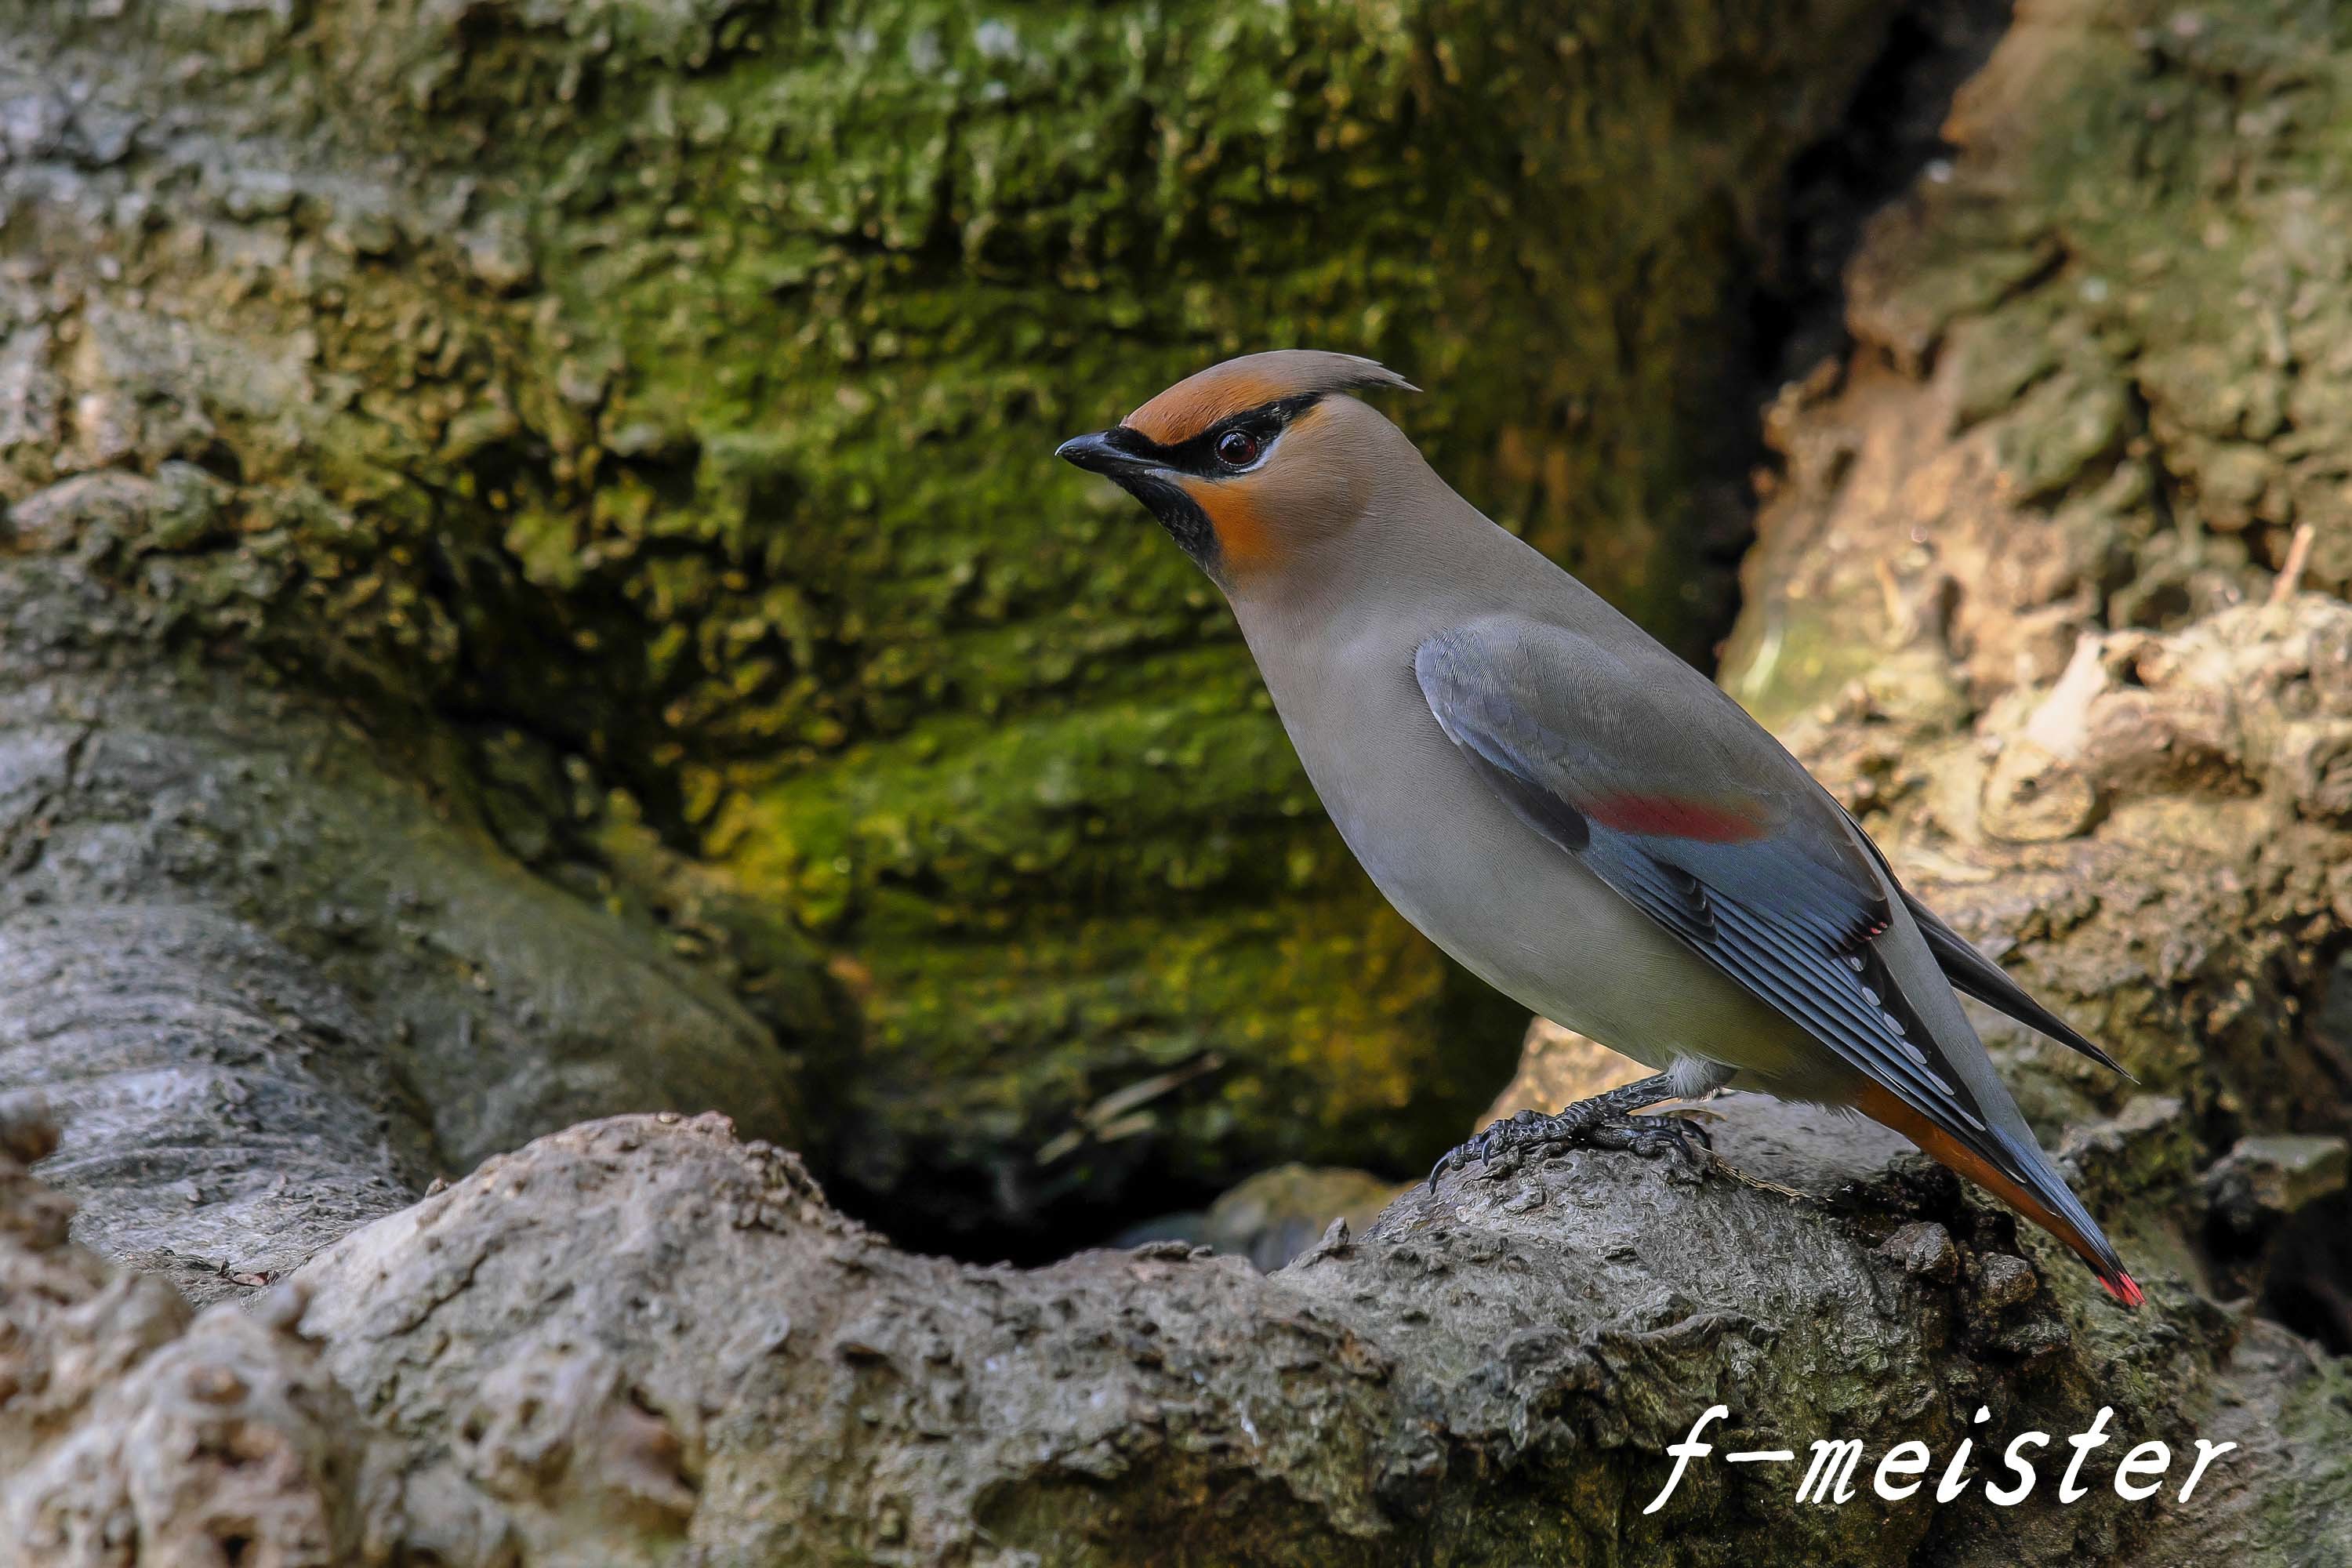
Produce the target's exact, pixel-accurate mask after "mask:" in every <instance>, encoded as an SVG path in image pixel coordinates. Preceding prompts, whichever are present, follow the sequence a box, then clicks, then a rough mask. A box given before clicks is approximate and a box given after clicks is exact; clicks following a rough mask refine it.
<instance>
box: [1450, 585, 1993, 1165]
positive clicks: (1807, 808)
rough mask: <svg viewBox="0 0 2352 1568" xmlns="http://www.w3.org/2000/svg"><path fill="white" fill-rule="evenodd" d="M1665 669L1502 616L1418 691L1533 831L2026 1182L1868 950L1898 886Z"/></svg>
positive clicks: (1674, 667)
mask: <svg viewBox="0 0 2352 1568" xmlns="http://www.w3.org/2000/svg"><path fill="white" fill-rule="evenodd" d="M1671 657H1672V656H1670V655H1666V654H1664V652H1663V650H1659V651H1658V653H1657V654H1656V655H1655V657H1654V658H1653V657H1650V656H1649V655H1648V652H1647V650H1643V652H1642V653H1639V654H1636V655H1634V656H1633V657H1632V658H1627V657H1621V656H1620V655H1619V654H1617V653H1615V652H1612V650H1611V649H1609V648H1607V647H1602V646H1601V644H1600V643H1598V642H1596V641H1594V640H1593V639H1591V638H1590V637H1582V636H1580V635H1578V634H1576V633H1574V632H1570V631H1566V630H1563V629H1561V628H1559V627H1558V626H1549V625H1547V624H1544V623H1541V622H1536V621H1530V620H1528V619H1525V618H1523V617H1520V616H1490V617H1486V618H1483V619H1480V620H1477V621H1473V622H1471V623H1469V624H1468V625H1466V626H1457V627H1454V628H1453V629H1452V630H1449V631H1444V632H1441V633H1439V634H1437V635H1436V636H1434V637H1431V638H1429V639H1428V640H1427V641H1425V642H1423V644H1422V645H1421V647H1419V648H1418V649H1417V650H1416V651H1415V654H1414V657H1413V674H1414V676H1415V677H1416V679H1419V681H1420V683H1421V689H1422V692H1423V696H1425V697H1426V698H1427V700H1428V702H1429V707H1430V711H1431V712H1432V713H1433V714H1434V715H1435V716H1436V718H1437V721H1438V723H1439V724H1440V725H1441V726H1442V727H1443V728H1444V731H1445V733H1446V735H1447V736H1448V737H1449V738H1451V739H1452V740H1453V742H1454V744H1455V745H1457V746H1459V747H1460V748H1461V749H1462V750H1463V752H1465V753H1466V754H1467V755H1468V756H1469V757H1470V758H1471V759H1472V760H1473V761H1474V762H1475V763H1476V765H1477V767H1478V769H1479V771H1480V773H1483V774H1484V775H1485V777H1486V781H1487V782H1488V784H1491V785H1492V786H1493V787H1494V789H1495V790H1496V793H1497V794H1499V795H1501V796H1502V797H1503V799H1504V800H1505V801H1506V802H1507V803H1508V805H1510V807H1511V809H1512V810H1513V811H1514V812H1515V813H1516V814H1517V816H1519V818H1520V819H1521V820H1522V821H1523V822H1525V823H1526V824H1527V825H1528V826H1530V827H1531V828H1533V829H1534V830H1535V831H1536V832H1538V833H1539V834H1541V835H1542V836H1543V837H1546V838H1548V839H1549V840H1550V841H1551V842H1552V843H1553V844H1554V845H1556V846H1558V847H1559V848H1560V849H1562V850H1564V851H1566V852H1567V853H1569V854H1571V855H1574V856H1575V857H1577V858H1578V859H1580V860H1581V861H1582V862H1583V863H1584V864H1585V866H1587V867H1588V868H1591V871H1592V872H1593V873H1594V874H1595V875H1596V876H1598V877H1599V878H1600V879H1601V881H1602V882H1604V883H1606V884H1607V885H1608V886H1609V887H1610V888H1612V889H1614V890H1615V891H1616V892H1617V893H1618V894H1619V895H1620V896H1621V897H1622V898H1624V899H1626V900H1629V901H1630V902H1632V903H1633V904H1634V905H1635V906H1637V907H1638V908H1640V909H1641V910H1643V913H1645V914H1647V915H1648V916H1649V917H1650V918H1651V919H1653V920H1654V921H1657V922H1658V924H1660V925H1661V926H1663V927H1664V928H1665V929H1666V930H1667V931H1669V932H1671V933H1673V935H1674V936H1675V937H1676V938H1677V939H1679V940H1680V941H1681V942H1682V943H1683V944H1684V945H1685V947H1687V948H1689V949H1690V951H1691V952H1694V953H1696V954H1697V955H1698V956H1699V957H1700V958H1703V959H1705V960H1706V962H1707V963H1710V964H1713V965H1714V966H1715V967H1716V968H1717V969H1718V970H1720V971H1722V972H1723V973H1725V974H1727V975H1728V976H1729V977H1730V978H1731V979H1733V980H1734V981H1736V982H1738V984H1740V985H1742V986H1744V987H1745V988H1746V989H1747V990H1748V992H1749V993H1751V994H1754V995H1755V996H1756V997H1758V998H1759V1000H1761V1001H1763V1002H1766V1003H1768V1004H1769V1005H1771V1006H1772V1007H1774V1008H1776V1009H1777V1010H1779V1011H1780V1013H1781V1014H1782V1015H1783V1016H1786V1017H1788V1018H1789V1019H1790V1020H1791V1021H1792V1022H1794V1023H1796V1024H1797V1025H1798V1026H1801V1027H1802V1028H1803V1029H1804V1030H1805V1031H1806V1032H1807V1033H1809V1034H1810V1035H1811V1037H1813V1038H1814V1039H1816V1040H1818V1041H1820V1042H1821V1043H1822V1045H1823V1046H1825V1047H1828V1048H1829V1049H1830V1050H1832V1051H1833V1052H1835V1053H1836V1054H1837V1055H1838V1056H1839V1057H1840V1058H1843V1060H1844V1061H1845V1062H1846V1063H1847V1064H1849V1065H1850V1066H1851V1067H1853V1068H1854V1069H1855V1070H1856V1071H1858V1072H1861V1073H1863V1074H1864V1075H1865V1076H1866V1077H1867V1078H1868V1079H1870V1080H1871V1081H1873V1082H1874V1083H1876V1084H1877V1085H1878V1086H1880V1087H1881V1088H1882V1089H1885V1090H1886V1091H1887V1092H1888V1093H1890V1094H1892V1095H1894V1096H1895V1098H1896V1099H1897V1100H1901V1101H1902V1102H1903V1103H1904V1104H1905V1105H1906V1106H1908V1107H1909V1108H1911V1110H1913V1111H1915V1112H1916V1113H1917V1114H1918V1115H1919V1116H1922V1117H1924V1118H1926V1119H1927V1121H1930V1122H1932V1123H1934V1124H1935V1125H1936V1126H1937V1127H1938V1128H1940V1129H1942V1130H1943V1131H1946V1132H1947V1133H1948V1134H1949V1135H1950V1136H1951V1137H1953V1138H1954V1139H1957V1140H1958V1141H1959V1142H1962V1143H1963V1144H1965V1145H1967V1146H1968V1147H1969V1148H1971V1149H1974V1150H1976V1151H1977V1152H1979V1153H1980V1154H1982V1155H1983V1156H1984V1157H1985V1158H1986V1159H1988V1160H1990V1162H1991V1163H1993V1164H1994V1165H1995V1166H1996V1167H1998V1168H2000V1169H2001V1170H2004V1171H2014V1172H2018V1173H2020V1174H2022V1173H2023V1172H2022V1171H2021V1170H2020V1167H2021V1166H2023V1165H2026V1164H2027V1163H2028V1162H2026V1161H2025V1160H2023V1158H2022V1157H2021V1154H2020V1152H2018V1151H2017V1150H2015V1149H2014V1148H2012V1147H2011V1143H2010V1141H2009V1140H2008V1139H2006V1138H2003V1137H2001V1136H1999V1135H1997V1134H1996V1133H1995V1132H1994V1131H1992V1130H1991V1129H1990V1128H1989V1127H1988V1125H1987V1122H1988V1121H1989V1118H1988V1117H1987V1116H1986V1114H1985V1108H1984V1106H1983V1105H1982V1104H1981V1103H1979V1100H1978V1099H1977V1097H1976V1095H1975V1094H1974V1093H1973V1092H1972V1091H1971V1090H1970V1089H1969V1084H1968V1082H1967V1079H1966V1078H1965V1077H1964V1075H1962V1074H1961V1073H1959V1072H1957V1071H1955V1070H1954V1069H1953V1068H1952V1066H1951V1063H1950V1062H1949V1061H1948V1059H1947V1058H1946V1055H1945V1052H1944V1048H1943V1047H1942V1046H1941V1045H1940V1044H1939V1043H1938V1042H1937V1038H1936V1037H1935V1034H1934V1033H1933V1031H1932V1030H1931V1028H1930V1027H1929V1026H1928V1025H1927V1023H1926V1022H1925V1021H1924V1020H1923V1019H1922V1018H1921V1017H1920V1016H1919V1014H1918V1012H1917V1010H1916V1008H1915V1007H1914V1006H1913V1005H1912V1004H1911V1002H1910V1000H1909V999H1908V998H1906V996H1905V995H1904V994H1903V989H1902V987H1901V986H1900V985H1899V984H1897V983H1896V981H1895V975H1894V973H1892V971H1891V970H1890V969H1889V968H1888V966H1887V964H1886V963H1885V958H1884V955H1883V954H1882V953H1881V952H1880V951H1879V943H1880V942H1881V939H1882V938H1883V937H1884V936H1885V933H1886V931H1887V928H1888V926H1889V924H1890V922H1891V920H1892V912H1891V910H1890V909H1889V907H1888V900H1889V897H1890V894H1889V891H1888V889H1890V888H1891V887H1892V886H1893V884H1892V882H1891V881H1890V880H1886V879H1881V877H1880V876H1879V875H1878V873H1877V868H1876V866H1875V865H1874V861H1873V858H1872V851H1871V850H1870V849H1868V848H1867V847H1864V841H1863V840H1862V839H1861V837H1860V835H1859V833H1858V831H1857V830H1855V829H1854V828H1853V826H1852V825H1851V823H1850V822H1849V821H1848V820H1847V819H1846V817H1845V816H1844V813H1843V811H1841V810H1840V809H1839V807H1838V805H1837V803H1836V802H1835V801H1833V800H1832V799H1831V798H1830V797H1829V796H1828V795H1827V794H1825V793H1824V792H1823V791H1822V789H1821V787H1820V786H1819V785H1818V784H1814V783H1813V781H1812V779H1811V776H1810V775H1808V774H1807V773H1805V771H1804V770H1803V768H1801V766H1799V765H1798V763H1797V762H1796V760H1795V759H1794V758H1792V757H1790V755H1789V754H1788V753H1787V752H1785V751H1783V750H1781V749H1780V744H1779V742H1775V741H1774V740H1773V739H1772V738H1771V737H1770V736H1769V735H1768V734H1766V733H1765V732H1764V731H1763V730H1762V729H1761V728H1759V727H1758V726H1757V725H1756V724H1755V723H1754V721H1752V720H1749V719H1748V717H1747V715H1746V714H1745V713H1744V712H1742V711H1741V710H1739V708H1738V705H1737V704H1736V703H1733V702H1732V701H1731V700H1729V699H1728V698H1727V697H1724V696H1723V695H1722V694H1721V693H1720V692H1718V691H1717V690H1716V689H1715V688H1714V687H1713V686H1712V685H1710V684H1709V683H1707V682H1706V679H1704V678H1702V677H1700V676H1698V675H1697V674H1696V672H1695V671H1692V670H1690V669H1689V668H1688V667H1687V666H1684V665H1682V664H1680V663H1679V661H1674V662H1671V663H1670V662H1668V661H1670V660H1671ZM1634 658H1640V659H1641V660H1642V662H1641V663H1640V664H1639V665H1638V666H1637V665H1636V663H1634V662H1633V659H1634ZM1971 1043H1972V1042H1971Z"/></svg>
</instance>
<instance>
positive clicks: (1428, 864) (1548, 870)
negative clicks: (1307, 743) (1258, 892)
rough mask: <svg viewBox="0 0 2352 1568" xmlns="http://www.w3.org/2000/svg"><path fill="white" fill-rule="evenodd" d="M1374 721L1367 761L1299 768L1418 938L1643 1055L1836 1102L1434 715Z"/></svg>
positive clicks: (1813, 1056) (1768, 1010)
mask: <svg viewBox="0 0 2352 1568" xmlns="http://www.w3.org/2000/svg"><path fill="white" fill-rule="evenodd" d="M1384 728H1385V731H1386V732H1385V733H1384V734H1383V735H1382V737H1381V740H1382V742H1383V743H1382V744H1381V746H1380V747H1379V748H1378V752H1377V759H1378V760H1377V762H1371V763H1368V758H1367V757H1354V758H1341V757H1337V756H1330V755H1323V756H1316V757H1308V758H1307V773H1308V776H1309V777H1310V778H1311V779H1313V780H1314V782H1315V784H1316V787H1317V789H1318V792H1319V793H1320V794H1321V795H1322V797H1323V801H1324V805H1325V806H1326V807H1327V808H1328V810H1329V811H1330V813H1331V816H1332V819H1333V821H1334V822H1335V823H1336V824H1337V825H1338V826H1339V833H1340V836H1341V837H1343V838H1344V839H1346V840H1347V843H1348V846H1349V848H1350V849H1352V850H1353V851H1354V852H1355V855H1356V858H1357V859H1358V860H1359V861H1360V862H1361V863H1362V865H1363V867H1364V869H1365V870H1366V871H1367V872H1369V873H1370V876H1371V879H1372V880H1373V882H1374V883H1375V884H1377V885H1378V886H1379V888H1380V889H1381V892H1382V893H1383V894H1384V895H1386V896H1387V898H1388V900H1389V901H1390V902H1391V904H1393V905H1395V906H1396V909H1397V911H1398V912H1399V913H1401V914H1402V915H1403V916H1404V917H1405V919H1406V920H1408V921H1412V924H1413V925H1414V926H1415V927H1416V928H1417V929H1418V930H1420V931H1421V932H1422V933H1423V935H1425V936H1427V937H1428V938H1429V939H1430V940H1431V941H1432V942H1435V943H1436V944H1437V945H1438V946H1439V947H1441V948H1443V949H1444V951H1445V952H1447V953H1448V954H1450V955H1451V956H1452V957H1453V958H1454V960H1455V961H1456V962H1457V963H1461V964H1462V965H1463V967H1465V968H1466V969H1468V970H1469V971H1470V972H1471V973H1474V974H1475V975H1477V976H1478V977H1479V978H1480V979H1482V980H1484V981H1486V983H1487V984H1489V985H1492V986H1494V987H1495V988H1496V990H1498V991H1500V992H1502V993H1503V994H1505V995H1507V996H1509V997H1511V998H1512V999H1513V1000H1515V1001H1517V1002H1518V1003H1519V1004H1520V1005H1522V1006H1525V1007H1526V1008H1527V1009H1528V1011H1530V1012H1533V1013H1539V1014H1541V1015H1543V1016H1545V1017H1547V1018H1549V1019H1551V1020H1552V1021H1553V1022H1555V1023H1558V1024H1562V1025H1565V1026H1567V1027H1569V1028H1571V1029H1574V1030H1576V1031H1577V1032H1579V1033H1580V1034H1584V1035H1589V1036H1591V1037H1592V1038H1594V1039H1596V1040H1599V1041H1600V1042H1601V1044H1603V1045H1606V1046H1608V1047H1611V1048H1612V1049H1613V1050H1617V1051H1621V1052H1622V1053H1623V1054H1625V1055H1626V1056H1629V1057H1632V1058H1633V1059H1635V1060H1636V1061H1640V1062H1643V1063H1645V1064H1647V1065H1649V1066H1650V1067H1653V1068H1667V1067H1670V1066H1672V1065H1673V1064H1674V1063H1675V1062H1676V1061H1677V1060H1682V1059H1686V1058H1690V1059H1699V1060H1706V1061H1714V1062H1720V1063H1723V1064H1725V1065H1727V1066H1729V1067H1732V1068H1737V1069H1739V1072H1740V1075H1741V1076H1740V1079H1739V1080H1738V1081H1740V1082H1742V1083H1743V1084H1744V1085H1745V1086H1748V1087H1754V1088H1758V1089H1766V1090H1768V1091H1771V1092H1776V1093H1780V1094H1781V1095H1783V1096H1786V1097H1788V1098H1792V1099H1806V1100H1822V1099H1834V1098H1835V1092H1834V1091H1835V1089H1836V1088H1837V1087H1838V1086H1839V1083H1840V1079H1842V1076H1843V1075H1838V1074H1836V1073H1835V1072H1834V1069H1833V1067H1832V1062H1831V1061H1830V1060H1829V1059H1828V1058H1829V1053H1827V1052H1826V1051H1825V1050H1824V1049H1823V1048H1822V1047H1820V1046H1819V1045H1818V1044H1816V1043H1815V1042H1813V1041H1812V1040H1811V1038H1810V1037H1807V1036H1806V1035H1805V1034H1804V1033H1803V1031H1802V1030H1801V1029H1799V1028H1798V1027H1797V1026H1795V1025H1794V1024H1791V1023H1790V1021H1789V1020H1788V1019H1786V1018H1784V1017H1783V1016H1781V1015H1780V1013H1778V1012H1777V1011H1775V1010H1774V1009H1773V1008H1772V1007H1770V1006H1769V1005H1767V1004H1766V1003H1764V1002H1762V1001H1760V1000H1759V999H1758V998H1756V997H1754V996H1752V995H1751V994H1748V992H1747V991H1746V990H1744V989H1742V988H1741V987H1740V986H1738V984H1735V983H1734V982H1732V981H1731V980H1729V979H1728V978H1727V977H1726V976H1724V975H1722V974H1721V973H1718V972H1717V970H1715V969H1714V968H1713V967H1712V966H1710V965H1708V964H1707V963H1705V962H1704V961H1703V960H1700V959H1698V958H1696V957H1695V956H1694V955H1693V954H1692V953H1691V952H1689V951H1688V950H1687V949H1685V948H1684V947H1683V946H1682V945H1681V944H1680V943H1679V942H1676V941H1675V939H1674V938H1673V937H1672V936H1670V935H1668V934H1667V933H1666V932H1665V931H1664V929H1662V928H1661V927H1659V926H1658V925H1656V924H1655V923H1654V922H1653V921H1651V920H1650V919H1649V917H1648V916H1646V915H1644V914H1643V913H1642V912H1641V910H1638V909H1636V908H1635V907H1634V906H1633V905H1632V904H1631V903H1629V902H1627V901H1626V900H1623V899H1622V898H1620V897H1619V896H1618V895H1617V894H1616V893H1615V892H1613V891H1612V890H1611V889H1609V888H1608V886H1607V885H1606V884H1604V883H1603V882H1601V880H1600V879H1598V878H1597V877H1595V876H1594V875H1593V874H1592V873H1591V872H1590V871H1588V870H1586V869H1585V868H1584V867H1583V865H1582V864H1581V863H1580V861H1578V860H1577V859H1576V858H1575V857H1574V856H1572V855H1570V854H1569V853H1567V852H1566V851H1563V850H1561V849H1559V847H1556V846H1554V845H1552V844H1551V843H1549V841H1547V840H1545V839H1544V838H1542V837H1540V836H1538V834H1537V833H1535V832H1534V831H1533V830H1532V829H1530V828H1528V827H1527V826H1525V825H1523V824H1522V823H1521V822H1520V821H1519V820H1518V818H1517V816H1514V815H1513V814H1512V812H1511V811H1510V809H1509V807H1508V806H1507V805H1505V804H1504V803H1503V802H1502V800H1501V799H1500V798H1499V797H1497V796H1496V795H1495V794H1494V793H1493V791H1492V790H1491V789H1489V788H1488V787H1487V785H1486V783H1485V781H1484V780H1483V779H1481V778H1480V777H1479V775H1478V774H1477V773H1476V772H1475V768H1474V767H1473V766H1472V764H1471V763H1469V762H1468V761H1467V760H1466V759H1465V758H1464V757H1463V756H1462V754H1461V753H1460V752H1457V751H1456V750H1455V749H1454V745H1453V742H1450V741H1448V740H1447V739H1446V738H1445V735H1444V731H1441V730H1440V729H1438V727H1437V725H1436V722H1435V721H1434V720H1431V719H1427V718H1426V717H1425V713H1424V715H1423V717H1422V719H1421V721H1420V722H1414V721H1412V720H1410V719H1408V720H1407V721H1404V722H1402V723H1399V722H1397V721H1394V720H1393V719H1392V720H1391V722H1390V723H1389V724H1388V725H1386V726H1385V727H1384ZM1398 731H1403V732H1402V733H1399V732H1398ZM1301 754H1302V756H1305V755H1306V748H1304V747H1302V748H1301ZM1369 755H1370V754H1369V753H1368V756H1369Z"/></svg>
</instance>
